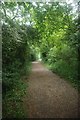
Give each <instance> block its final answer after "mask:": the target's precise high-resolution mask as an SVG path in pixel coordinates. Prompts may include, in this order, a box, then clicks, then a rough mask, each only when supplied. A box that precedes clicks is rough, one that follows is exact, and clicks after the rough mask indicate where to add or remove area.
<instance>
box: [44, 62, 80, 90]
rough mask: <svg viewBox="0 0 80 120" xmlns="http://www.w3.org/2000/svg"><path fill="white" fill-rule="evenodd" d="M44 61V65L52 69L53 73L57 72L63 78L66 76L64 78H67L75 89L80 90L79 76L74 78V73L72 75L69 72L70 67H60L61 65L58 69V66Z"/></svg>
mask: <svg viewBox="0 0 80 120" xmlns="http://www.w3.org/2000/svg"><path fill="white" fill-rule="evenodd" d="M42 63H44V65H45V66H46V67H47V68H48V69H49V70H51V71H52V72H53V73H56V74H57V75H59V76H60V77H61V78H64V79H65V80H66V81H67V82H69V83H70V84H71V85H72V86H73V87H74V88H75V89H77V90H80V83H79V82H78V80H77V78H76V77H75V78H73V77H74V75H73V74H72V76H71V74H70V75H69V74H68V72H69V71H70V69H69V67H68V69H67V68H66V69H64V68H62V69H60V67H59V69H58V68H57V69H55V68H54V67H53V66H52V65H50V64H48V63H47V62H42Z"/></svg>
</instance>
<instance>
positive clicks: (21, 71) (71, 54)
mask: <svg viewBox="0 0 80 120" xmlns="http://www.w3.org/2000/svg"><path fill="white" fill-rule="evenodd" d="M0 9H1V16H2V20H1V23H2V51H3V54H2V58H3V65H2V67H3V73H2V74H3V76H2V77H3V99H4V102H3V105H4V106H5V104H6V102H8V106H7V105H6V108H7V107H8V108H9V109H8V113H9V114H8V113H7V112H4V114H3V115H4V117H8V115H10V117H11V116H12V114H13V113H14V116H13V117H18V116H19V117H21V112H22V111H20V112H19V113H17V112H16V111H15V109H14V111H13V110H12V108H13V105H14V104H15V106H16V107H15V108H16V110H17V111H18V110H19V109H17V108H18V107H19V108H20V106H21V105H19V104H18V102H17V100H19V97H20V100H21V96H22V95H23V94H24V92H20V91H25V87H24V84H23V83H22V82H21V78H22V76H25V75H26V76H28V74H29V65H30V64H29V63H30V61H34V60H37V59H40V56H41V59H42V60H43V61H44V62H45V63H47V64H48V65H49V66H50V69H51V70H52V71H53V72H56V73H58V74H59V75H60V76H62V77H64V78H65V79H66V80H68V81H70V82H71V83H72V84H73V85H74V86H77V83H78V82H77V79H78V72H77V68H78V53H77V50H78V48H79V45H78V38H77V35H78V33H79V31H78V29H77V28H78V24H77V21H78V20H77V17H76V13H73V6H72V5H70V4H67V3H59V2H53V3H39V2H37V3H33V2H32V3H30V2H2V8H0ZM74 17H75V18H74ZM18 89H19V92H18V91H17V90H18ZM23 89H24V90H23ZM13 90H14V92H13ZM16 93H17V95H16ZM10 96H11V97H10ZM6 99H7V100H6ZM8 100H9V101H8ZM10 100H11V101H15V102H10ZM9 104H10V105H9ZM17 104H18V105H17ZM6 108H5V107H4V109H3V110H4V111H6V110H7V109H6ZM10 109H11V110H12V111H11V110H10ZM5 113H6V114H5ZM22 116H23V115H22Z"/></svg>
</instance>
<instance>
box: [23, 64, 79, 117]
mask: <svg viewBox="0 0 80 120" xmlns="http://www.w3.org/2000/svg"><path fill="white" fill-rule="evenodd" d="M28 84H29V87H28V95H27V96H26V97H25V99H24V107H25V110H28V111H27V113H28V117H29V118H77V117H78V92H77V90H76V89H74V88H73V87H72V86H71V85H70V84H69V83H68V82H66V81H65V80H63V79H62V78H60V77H59V76H57V75H56V74H54V73H52V72H51V71H50V70H48V69H47V68H45V67H44V66H43V65H42V64H41V63H40V62H33V63H32V73H31V75H30V77H29V79H28Z"/></svg>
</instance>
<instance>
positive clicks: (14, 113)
mask: <svg viewBox="0 0 80 120" xmlns="http://www.w3.org/2000/svg"><path fill="white" fill-rule="evenodd" d="M24 69H26V72H25V73H24ZM24 69H23V71H22V72H23V73H24V74H23V75H22V76H21V79H20V80H18V81H17V82H16V86H15V87H13V88H12V89H11V90H10V91H7V92H6V94H5V96H4V97H3V101H2V105H3V110H2V113H3V115H2V117H3V118H25V117H27V115H26V114H25V110H24V107H23V98H24V96H25V94H27V88H28V83H27V82H26V84H25V80H27V78H28V76H29V74H30V71H31V63H28V65H27V68H26V66H25V68H24ZM15 79H16V76H15Z"/></svg>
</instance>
